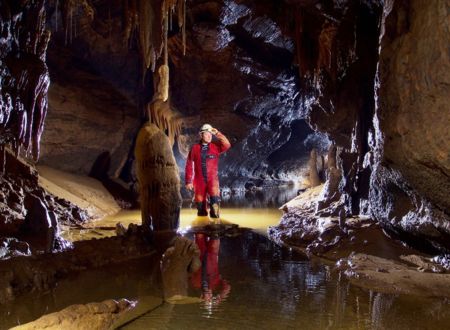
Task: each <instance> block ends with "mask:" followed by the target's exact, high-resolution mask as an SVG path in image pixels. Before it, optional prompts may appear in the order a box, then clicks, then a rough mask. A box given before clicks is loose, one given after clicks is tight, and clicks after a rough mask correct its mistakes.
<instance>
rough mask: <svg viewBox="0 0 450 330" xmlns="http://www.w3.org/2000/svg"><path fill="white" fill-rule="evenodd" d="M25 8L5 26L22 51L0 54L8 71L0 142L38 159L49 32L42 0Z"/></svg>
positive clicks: (2, 93) (47, 77)
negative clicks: (11, 54) (5, 108)
mask: <svg viewBox="0 0 450 330" xmlns="http://www.w3.org/2000/svg"><path fill="white" fill-rule="evenodd" d="M24 10H26V12H27V13H26V15H22V16H21V18H20V19H19V20H17V21H16V22H14V24H13V25H10V26H9V27H8V28H9V29H11V30H10V31H9V33H10V34H11V35H14V36H15V38H16V39H17V40H15V41H14V42H15V43H16V44H17V45H18V48H19V51H20V52H21V53H22V54H23V55H22V56H20V57H17V56H5V58H3V57H2V58H0V60H1V61H0V65H2V71H3V66H5V68H7V70H6V72H7V75H8V79H6V81H5V82H4V84H2V90H0V92H1V99H4V100H5V101H6V102H5V103H4V105H5V106H8V107H9V109H8V110H7V111H3V112H4V113H5V115H6V116H4V119H5V120H4V121H3V122H2V127H1V128H2V130H3V132H4V135H5V137H6V138H5V139H4V140H3V141H2V143H5V142H10V143H11V145H12V146H13V149H14V150H15V152H16V154H18V153H19V151H20V150H21V149H22V147H23V149H24V150H25V152H26V153H27V154H32V155H33V157H34V158H35V159H37V158H38V156H39V141H40V137H41V134H42V130H43V127H44V120H45V116H46V112H47V92H48V86H49V83H50V80H49V74H48V69H47V66H46V65H45V57H46V51H47V45H48V42H49V40H50V32H49V31H46V30H45V20H46V19H45V7H44V0H40V1H36V2H34V3H32V4H31V5H30V6H29V7H27V8H26V9H24ZM1 18H2V19H3V17H1ZM5 54H6V55H7V53H5ZM2 55H3V53H2V52H1V51H0V56H2ZM2 134H3V133H2Z"/></svg>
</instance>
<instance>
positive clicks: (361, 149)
mask: <svg viewBox="0 0 450 330" xmlns="http://www.w3.org/2000/svg"><path fill="white" fill-rule="evenodd" d="M291 3H293V6H294V7H295V10H296V27H295V29H296V31H297V34H296V39H295V40H296V46H297V59H298V62H299V71H300V76H301V80H302V84H303V86H304V88H305V90H306V91H307V92H308V93H309V95H310V96H311V100H312V101H311V103H310V106H309V107H308V111H307V119H308V120H309V123H310V124H311V126H312V127H313V128H314V129H317V130H320V131H322V132H325V133H326V134H327V135H328V136H329V137H330V138H331V140H332V141H333V142H334V143H336V145H337V146H338V166H339V168H340V171H341V173H342V174H343V178H342V180H341V182H340V185H339V190H340V192H341V194H342V198H341V203H342V204H343V205H342V206H343V207H345V209H346V211H347V215H349V214H361V213H365V214H370V215H372V216H373V217H374V218H375V219H377V220H378V221H380V222H381V223H382V224H383V225H384V226H385V228H386V229H388V230H390V231H391V233H396V234H398V235H400V237H402V238H403V239H405V240H407V241H408V242H409V243H411V244H414V245H417V246H419V247H421V248H425V249H429V250H430V251H436V250H440V251H448V248H449V247H450V245H449V243H448V242H449V240H448V229H449V224H450V222H449V220H450V219H449V206H450V205H449V198H448V196H449V193H450V186H449V184H450V181H449V166H450V158H449V157H450V156H449V154H450V153H449V148H450V145H449V143H448V141H449V129H448V127H449V123H450V121H449V111H448V99H449V91H448V80H449V73H448V72H449V70H448V67H449V57H448V44H449V37H448V31H449V23H448V22H449V19H448V18H449V17H448V16H449V15H448V9H449V6H448V4H447V3H446V2H445V1H437V2H435V3H425V2H422V1H411V2H406V1H385V2H378V1H370V2H369V1H361V2H356V1H343V2H342V1H340V2H333V3H325V2H302V1H292V2H291Z"/></svg>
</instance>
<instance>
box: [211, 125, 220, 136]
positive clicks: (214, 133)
mask: <svg viewBox="0 0 450 330" xmlns="http://www.w3.org/2000/svg"><path fill="white" fill-rule="evenodd" d="M210 132H211V134H212V135H216V134H217V133H218V132H219V131H218V130H217V129H216V128H214V127H213V128H211V130H210Z"/></svg>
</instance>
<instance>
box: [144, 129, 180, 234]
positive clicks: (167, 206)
mask: <svg viewBox="0 0 450 330" xmlns="http://www.w3.org/2000/svg"><path fill="white" fill-rule="evenodd" d="M135 156H136V172H137V177H138V180H139V186H140V198H141V210H142V224H143V226H144V228H145V230H149V231H150V233H151V234H152V236H154V237H155V236H158V237H167V238H168V237H170V236H173V234H174V233H175V232H176V230H177V228H178V225H179V217H180V208H181V194H180V178H179V174H178V167H177V165H176V162H175V157H174V155H173V152H172V144H171V143H170V141H169V138H168V137H167V135H166V134H164V132H163V131H162V130H160V129H159V128H158V127H157V126H156V125H154V124H151V123H147V124H145V125H144V127H142V128H141V130H140V132H139V134H138V137H137V141H136V147H135ZM166 243H168V242H166Z"/></svg>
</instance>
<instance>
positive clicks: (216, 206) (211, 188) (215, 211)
mask: <svg viewBox="0 0 450 330" xmlns="http://www.w3.org/2000/svg"><path fill="white" fill-rule="evenodd" d="M208 194H209V207H210V211H209V215H210V216H211V218H219V217H220V190H219V181H218V180H213V181H211V182H208Z"/></svg>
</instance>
